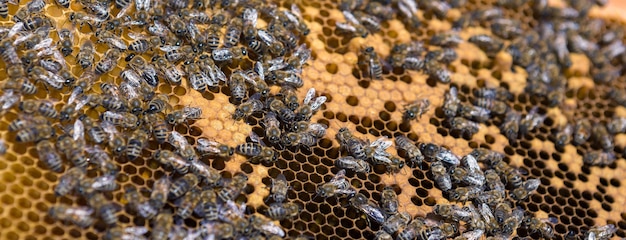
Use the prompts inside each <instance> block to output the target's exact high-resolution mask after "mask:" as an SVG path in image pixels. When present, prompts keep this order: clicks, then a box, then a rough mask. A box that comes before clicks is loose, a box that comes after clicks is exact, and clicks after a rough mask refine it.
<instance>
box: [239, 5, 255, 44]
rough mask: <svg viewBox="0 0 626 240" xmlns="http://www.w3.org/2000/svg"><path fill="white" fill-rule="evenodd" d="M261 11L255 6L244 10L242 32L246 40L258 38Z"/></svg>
mask: <svg viewBox="0 0 626 240" xmlns="http://www.w3.org/2000/svg"><path fill="white" fill-rule="evenodd" d="M258 16H259V13H258V11H257V10H256V9H255V8H245V9H244V10H243V14H242V19H243V29H242V34H243V37H244V40H246V41H250V40H253V39H256V35H257V29H256V24H257V19H258Z"/></svg>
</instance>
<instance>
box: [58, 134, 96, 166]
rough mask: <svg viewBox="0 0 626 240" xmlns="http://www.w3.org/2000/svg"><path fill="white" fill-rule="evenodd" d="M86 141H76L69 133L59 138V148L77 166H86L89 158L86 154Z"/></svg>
mask: <svg viewBox="0 0 626 240" xmlns="http://www.w3.org/2000/svg"><path fill="white" fill-rule="evenodd" d="M83 144H84V141H76V140H74V139H72V138H71V137H70V136H68V135H63V136H61V137H59V139H58V140H57V146H56V147H57V149H61V150H62V151H63V152H64V153H65V157H66V158H67V159H69V160H70V161H71V162H72V164H74V166H76V167H80V168H85V167H87V164H88V159H87V157H86V156H85V154H84V149H83Z"/></svg>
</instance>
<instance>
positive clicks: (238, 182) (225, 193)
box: [217, 173, 248, 203]
mask: <svg viewBox="0 0 626 240" xmlns="http://www.w3.org/2000/svg"><path fill="white" fill-rule="evenodd" d="M247 182H248V176H246V174H244V173H236V174H235V175H234V176H233V178H231V179H230V182H229V183H228V184H227V185H226V186H224V187H223V188H222V189H221V190H220V191H218V192H217V197H218V198H219V199H220V200H221V201H222V202H224V203H225V202H229V201H232V200H234V199H235V198H237V196H239V194H241V191H243V189H244V188H245V187H246V184H247Z"/></svg>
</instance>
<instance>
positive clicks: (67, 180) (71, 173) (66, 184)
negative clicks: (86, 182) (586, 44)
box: [54, 167, 85, 196]
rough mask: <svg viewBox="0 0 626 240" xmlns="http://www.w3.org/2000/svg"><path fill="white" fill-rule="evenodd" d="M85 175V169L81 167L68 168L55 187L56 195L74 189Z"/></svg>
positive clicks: (63, 194) (65, 193) (62, 194)
mask: <svg viewBox="0 0 626 240" xmlns="http://www.w3.org/2000/svg"><path fill="white" fill-rule="evenodd" d="M84 176H85V170H84V169H82V168H79V167H73V168H70V169H68V170H67V172H66V173H65V174H63V175H62V176H61V177H60V178H59V184H57V186H56V187H54V194H55V195H56V196H65V195H67V194H68V193H70V192H71V191H72V190H74V189H75V188H76V187H77V186H78V184H79V181H80V180H81V179H83V178H84Z"/></svg>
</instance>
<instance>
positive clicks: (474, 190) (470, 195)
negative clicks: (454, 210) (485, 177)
mask: <svg viewBox="0 0 626 240" xmlns="http://www.w3.org/2000/svg"><path fill="white" fill-rule="evenodd" d="M482 191H483V189H482V186H468V187H457V188H455V189H453V190H451V192H450V200H452V201H457V202H466V201H467V200H471V199H474V198H476V197H477V196H478V194H480V193H481V192H482Z"/></svg>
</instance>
